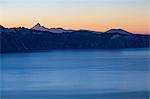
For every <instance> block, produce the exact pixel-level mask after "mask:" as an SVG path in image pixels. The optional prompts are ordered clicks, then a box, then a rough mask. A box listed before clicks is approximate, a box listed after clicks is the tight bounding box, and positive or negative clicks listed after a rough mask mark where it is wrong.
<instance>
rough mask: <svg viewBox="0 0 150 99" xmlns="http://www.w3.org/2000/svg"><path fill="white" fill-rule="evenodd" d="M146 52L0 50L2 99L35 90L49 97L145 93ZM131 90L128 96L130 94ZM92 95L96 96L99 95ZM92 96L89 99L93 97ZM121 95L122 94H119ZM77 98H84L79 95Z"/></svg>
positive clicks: (147, 65)
mask: <svg viewBox="0 0 150 99" xmlns="http://www.w3.org/2000/svg"><path fill="white" fill-rule="evenodd" d="M148 54H149V49H128V50H111V51H110V50H107V51H104V50H56V51H50V52H33V53H9V54H1V72H2V73H1V74H2V76H1V79H0V80H1V88H0V89H1V90H2V93H3V94H2V96H3V97H4V98H5V99H15V98H16V99H19V98H17V97H19V95H20V96H21V97H25V96H28V97H26V98H28V99H29V98H31V99H32V97H31V96H34V95H35V96H37V94H38V95H39V94H41V96H42V97H44V96H46V97H49V98H50V97H52V95H56V96H58V95H75V96H77V95H83V94H84V95H85V96H86V94H87V95H89V94H92V95H93V94H97V95H100V94H106V93H120V92H121V93H129V92H131V93H132V92H133V93H134V92H140V93H141V94H142V93H144V95H143V94H142V95H143V96H146V95H147V97H148V94H145V92H148V91H149V90H148V88H149V87H148V84H149V83H148V82H149V60H148V58H149V57H148ZM13 92H14V93H13ZM19 92H20V93H19ZM25 93H28V95H25ZM29 93H30V94H31V93H32V94H31V95H29ZM131 93H130V94H128V95H129V96H128V98H129V97H131V96H132V95H133V94H131ZM134 94H135V93H134ZM49 95H50V96H49ZM109 95H110V96H111V94H109ZM139 95H140V94H139ZM142 95H141V96H142ZM9 96H10V97H9ZM39 96H40V95H39ZM39 96H38V98H39V99H42V98H40V97H39ZM75 96H74V97H75ZM135 96H136V94H135ZM143 96H142V97H143ZM92 97H96V98H94V99H99V98H98V97H100V96H94V95H93V96H92ZM92 97H91V98H88V99H93V98H92ZM101 97H102V96H101ZM120 97H121V98H123V97H124V96H123V95H121V94H120ZM139 97H140V96H139ZM36 98H37V97H36ZM72 98H73V97H72ZM72 98H67V97H65V98H64V99H72ZM79 98H81V99H83V97H81V96H80V97H78V99H79ZM103 98H104V97H103ZM108 98H109V97H108ZM128 98H126V99H128ZM45 99H47V98H45ZM53 99H55V98H54V97H53ZM56 99H63V98H62V96H61V98H60V97H59V98H58V97H57V98H56ZM85 99H87V98H85ZM117 99H119V98H117Z"/></svg>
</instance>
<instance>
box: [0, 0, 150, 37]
mask: <svg viewBox="0 0 150 99" xmlns="http://www.w3.org/2000/svg"><path fill="white" fill-rule="evenodd" d="M38 22H39V23H41V25H44V26H45V27H49V28H52V27H62V28H65V29H88V30H96V31H102V32H103V31H107V30H109V29H111V28H122V29H125V30H127V31H129V32H133V33H144V34H145V33H148V34H150V28H149V27H150V2H149V0H0V25H3V26H5V27H20V26H21V27H27V28H31V27H32V26H34V25H35V24H36V23H38Z"/></svg>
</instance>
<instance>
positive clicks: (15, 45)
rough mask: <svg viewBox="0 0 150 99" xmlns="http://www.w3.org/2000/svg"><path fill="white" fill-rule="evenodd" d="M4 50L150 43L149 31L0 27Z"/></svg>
mask: <svg viewBox="0 0 150 99" xmlns="http://www.w3.org/2000/svg"><path fill="white" fill-rule="evenodd" d="M0 41H1V43H0V44H1V47H0V51H1V52H24V51H34V50H49V49H82V48H97V49H118V48H145V47H150V44H149V41H150V35H138V34H131V33H129V32H126V31H124V30H121V29H118V30H115V29H112V30H109V31H107V32H104V33H101V32H93V31H86V30H78V31H72V32H71V33H51V32H44V31H36V30H31V29H26V28H11V29H8V28H2V27H1V28H0Z"/></svg>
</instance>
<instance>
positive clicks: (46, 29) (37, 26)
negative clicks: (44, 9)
mask: <svg viewBox="0 0 150 99" xmlns="http://www.w3.org/2000/svg"><path fill="white" fill-rule="evenodd" d="M31 29H32V30H38V31H48V32H52V33H63V32H72V30H65V29H63V28H46V27H44V26H41V24H40V23H37V24H36V25H35V26H33V27H32V28H31Z"/></svg>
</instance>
